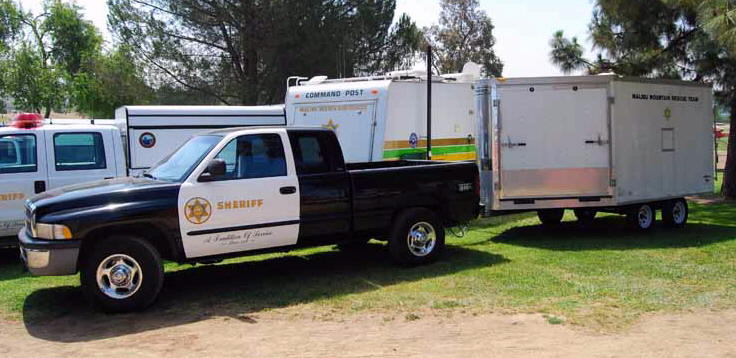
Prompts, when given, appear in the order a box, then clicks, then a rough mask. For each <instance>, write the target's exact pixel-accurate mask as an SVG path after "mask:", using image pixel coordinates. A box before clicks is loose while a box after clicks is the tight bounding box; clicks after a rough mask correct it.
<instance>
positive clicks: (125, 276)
mask: <svg viewBox="0 0 736 358" xmlns="http://www.w3.org/2000/svg"><path fill="white" fill-rule="evenodd" d="M142 282H143V271H142V270H141V266H140V265H139V264H138V261H136V260H135V259H134V258H132V257H130V256H128V255H123V254H115V255H110V256H108V257H107V258H105V259H104V260H102V262H100V265H99V266H97V287H99V289H100V291H102V293H104V294H105V295H106V296H107V297H110V298H114V299H118V300H122V299H126V298H128V297H130V296H133V295H134V294H135V293H136V292H138V289H140V288H141V283H142Z"/></svg>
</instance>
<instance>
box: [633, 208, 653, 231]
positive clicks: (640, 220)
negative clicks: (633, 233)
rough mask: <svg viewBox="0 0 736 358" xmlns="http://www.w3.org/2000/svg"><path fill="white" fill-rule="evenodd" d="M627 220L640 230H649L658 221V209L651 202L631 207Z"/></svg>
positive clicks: (635, 228)
mask: <svg viewBox="0 0 736 358" xmlns="http://www.w3.org/2000/svg"><path fill="white" fill-rule="evenodd" d="M626 221H627V223H628V225H629V227H630V228H632V229H634V230H638V231H649V230H651V229H652V228H653V227H654V223H655V222H656V221H657V211H656V210H654V207H653V206H652V205H651V204H641V205H637V206H634V207H632V208H631V209H629V211H628V213H627V214H626Z"/></svg>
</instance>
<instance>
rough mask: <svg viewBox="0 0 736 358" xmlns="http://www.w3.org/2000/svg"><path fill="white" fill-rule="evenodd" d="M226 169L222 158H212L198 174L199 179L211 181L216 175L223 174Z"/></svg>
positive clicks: (215, 178)
mask: <svg viewBox="0 0 736 358" xmlns="http://www.w3.org/2000/svg"><path fill="white" fill-rule="evenodd" d="M226 171H227V169H226V167H225V161H224V160H222V159H212V160H211V161H210V162H209V163H208V164H207V169H205V171H204V173H202V175H200V176H199V181H213V180H217V178H218V177H221V176H223V175H225V172H226Z"/></svg>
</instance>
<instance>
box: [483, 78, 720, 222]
mask: <svg viewBox="0 0 736 358" xmlns="http://www.w3.org/2000/svg"><path fill="white" fill-rule="evenodd" d="M476 100H477V102H476V104H477V110H478V122H479V126H480V127H479V131H480V132H479V138H480V139H479V151H480V152H481V153H480V154H479V155H480V157H481V158H480V161H481V170H482V175H481V177H482V181H483V185H482V191H483V201H484V203H485V204H486V210H487V211H494V210H496V211H515V210H537V209H551V208H583V207H620V206H626V205H631V204H637V203H647V202H656V201H662V200H668V199H672V198H682V197H684V196H687V195H692V194H699V193H707V192H711V191H712V190H713V173H714V168H713V128H712V127H713V97H712V90H711V87H710V86H708V85H703V84H696V83H691V82H685V81H668V80H649V79H634V78H622V77H617V76H614V75H599V76H571V77H549V78H509V79H505V80H496V79H486V80H482V81H480V82H479V83H478V86H477V91H476Z"/></svg>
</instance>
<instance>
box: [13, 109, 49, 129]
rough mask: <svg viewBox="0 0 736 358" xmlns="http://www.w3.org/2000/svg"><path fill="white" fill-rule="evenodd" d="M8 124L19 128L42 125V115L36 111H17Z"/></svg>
mask: <svg viewBox="0 0 736 358" xmlns="http://www.w3.org/2000/svg"><path fill="white" fill-rule="evenodd" d="M10 125H11V126H13V127H15V128H20V129H32V128H36V127H40V126H42V125H43V117H41V115H40V114H38V113H18V114H16V115H15V117H13V119H12V120H11V121H10Z"/></svg>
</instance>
